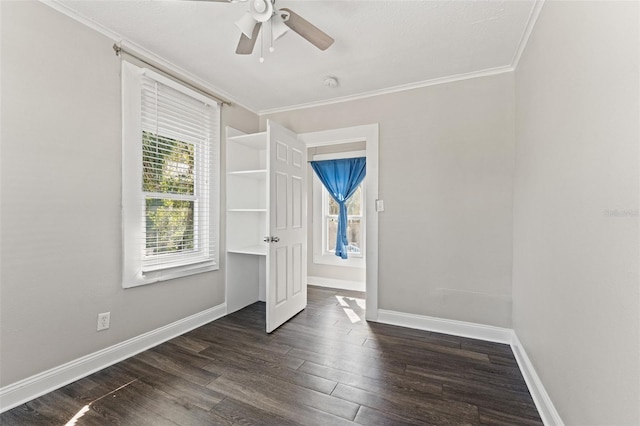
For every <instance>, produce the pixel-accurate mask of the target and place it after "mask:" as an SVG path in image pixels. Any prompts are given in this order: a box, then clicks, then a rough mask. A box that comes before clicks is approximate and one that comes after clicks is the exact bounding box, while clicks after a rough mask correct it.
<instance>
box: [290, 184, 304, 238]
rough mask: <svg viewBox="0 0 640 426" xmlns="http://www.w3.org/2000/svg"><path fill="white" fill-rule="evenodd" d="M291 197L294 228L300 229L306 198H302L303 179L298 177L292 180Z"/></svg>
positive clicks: (292, 224)
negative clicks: (303, 203)
mask: <svg viewBox="0 0 640 426" xmlns="http://www.w3.org/2000/svg"><path fill="white" fill-rule="evenodd" d="M291 197H292V210H293V212H292V218H291V219H292V221H293V222H292V223H291V226H293V227H294V228H300V227H301V226H302V222H303V220H302V207H303V205H302V202H303V199H304V197H303V196H302V179H300V178H299V177H297V176H293V177H292V178H291Z"/></svg>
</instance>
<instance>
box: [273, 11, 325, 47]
mask: <svg viewBox="0 0 640 426" xmlns="http://www.w3.org/2000/svg"><path fill="white" fill-rule="evenodd" d="M280 11H284V12H286V13H287V14H289V19H287V20H285V21H284V23H285V24H286V25H287V26H288V27H289V28H291V29H292V30H293V31H295V32H297V33H298V34H300V35H301V36H302V37H303V38H305V39H306V40H307V41H308V42H309V43H311V44H313V45H314V46H315V47H317V48H318V49H320V50H327V48H329V46H331V45H332V44H333V42H334V40H333V38H331V37H330V36H329V35H328V34H327V33H325V32H323V31H322V30H321V29H319V28H318V27H316V26H315V25H313V24H312V23H311V22H309V21H307V20H306V19H304V18H303V17H301V16H300V15H298V14H297V13H295V12H292V11H291V10H290V9H285V8H283V9H280Z"/></svg>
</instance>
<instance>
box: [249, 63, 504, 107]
mask: <svg viewBox="0 0 640 426" xmlns="http://www.w3.org/2000/svg"><path fill="white" fill-rule="evenodd" d="M511 71H513V66H511V65H507V66H503V67H497V68H490V69H486V70H482V71H474V72H469V73H465V74H456V75H450V76H447V77H439V78H432V79H430V80H424V81H418V82H416V83H408V84H401V85H399V86H393V87H387V88H386V89H379V90H372V91H370V92H363V93H358V94H355V95H349V96H342V97H339V98H332V99H327V100H324V101H318V102H308V103H304V104H297V105H290V106H286V107H281V108H272V109H265V110H261V111H259V112H258V115H260V116H263V115H268V114H277V113H281V112H288V111H293V110H299V109H306V108H315V107H320V106H326V105H333V104H339V103H342V102H348V101H355V100H359V99H366V98H371V97H373V96H380V95H390V94H393V93H398V92H404V91H406V90H413V89H420V88H423V87H428V86H435V85H437V84H445V83H453V82H456V81H461V80H469V79H471V78H478V77H487V76H491V75H497V74H503V73H506V72H511Z"/></svg>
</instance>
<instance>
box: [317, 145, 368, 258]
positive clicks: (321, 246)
mask: <svg viewBox="0 0 640 426" xmlns="http://www.w3.org/2000/svg"><path fill="white" fill-rule="evenodd" d="M364 156H366V152H365V151H349V152H340V153H335V154H316V155H314V156H313V159H314V160H333V159H337V158H349V157H364ZM311 174H312V175H313V193H312V197H313V209H312V210H313V262H314V263H317V264H324V265H336V266H348V267H352V268H364V267H365V257H366V253H365V247H366V246H365V243H366V232H365V229H366V224H365V217H366V216H365V210H364V208H365V205H366V204H365V202H366V196H367V195H366V192H367V191H366V182H367V178H365V179H364V180H363V181H362V183H361V184H360V186H359V187H358V189H357V190H356V192H355V193H354V194H353V196H352V197H351V198H350V199H349V201H347V213H348V219H347V239H348V240H349V245H348V247H347V249H348V255H349V258H348V259H341V258H339V257H338V256H336V255H335V248H336V232H337V230H338V203H336V202H335V201H334V200H333V198H331V196H330V195H329V193H328V192H327V190H326V189H325V188H324V186H323V185H322V183H321V182H320V179H318V177H317V176H316V174H315V173H313V172H311Z"/></svg>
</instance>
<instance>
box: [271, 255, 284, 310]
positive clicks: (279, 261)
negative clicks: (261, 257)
mask: <svg viewBox="0 0 640 426" xmlns="http://www.w3.org/2000/svg"><path fill="white" fill-rule="evenodd" d="M274 263H275V269H276V276H275V284H276V285H275V289H276V297H275V301H276V305H279V304H281V303H283V302H286V301H287V278H288V277H287V275H288V273H287V272H288V268H287V248H286V247H279V248H277V249H275V262H274ZM267 300H268V299H267Z"/></svg>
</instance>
